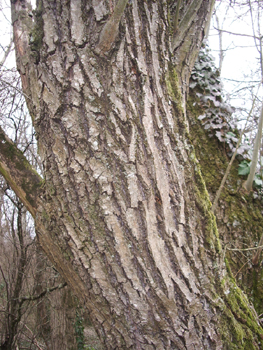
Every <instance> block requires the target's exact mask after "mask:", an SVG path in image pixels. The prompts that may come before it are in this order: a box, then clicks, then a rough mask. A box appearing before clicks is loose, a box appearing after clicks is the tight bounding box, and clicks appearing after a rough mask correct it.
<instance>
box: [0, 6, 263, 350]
mask: <svg viewBox="0 0 263 350" xmlns="http://www.w3.org/2000/svg"><path fill="white" fill-rule="evenodd" d="M11 4H12V22H13V26H14V40H15V46H16V57H17V67H18V70H19V72H20V75H21V80H22V85H23V91H24V94H25V97H26V99H27V103H28V108H29V111H30V114H31V116H32V120H33V124H34V127H35V130H36V134H37V139H38V149H39V154H40V157H41V160H42V163H43V168H44V180H43V181H42V180H41V179H40V178H39V177H38V176H37V175H36V174H35V173H34V171H33V169H31V167H30V165H29V164H27V163H26V160H25V159H23V161H22V162H21V159H20V157H19V155H18V153H19V152H18V151H17V150H16V149H15V145H14V144H13V143H12V142H11V140H9V139H7V138H6V136H5V135H4V133H3V132H1V143H0V154H1V158H0V161H1V163H0V165H1V166H0V169H1V172H2V174H3V175H4V176H5V178H6V179H7V181H9V183H10V185H11V186H13V188H14V190H15V191H16V192H17V193H18V195H19V193H20V196H21V200H22V201H23V202H24V204H25V205H26V206H27V208H28V209H29V210H30V212H31V213H32V215H33V216H34V218H35V224H36V231H37V234H38V238H39V242H40V244H41V245H42V247H43V249H44V250H45V252H46V254H47V255H48V257H49V259H50V260H51V261H52V262H53V263H54V264H55V265H56V267H57V269H58V271H59V272H60V273H61V274H62V275H63V277H64V278H65V280H66V281H67V283H68V285H69V286H71V288H72V290H74V292H75V293H76V294H77V295H78V296H79V297H80V298H82V300H83V301H84V303H85V306H86V308H87V309H88V311H89V313H90V318H91V320H92V322H93V324H94V327H95V328H96V331H97V333H98V334H99V336H100V339H101V341H102V343H103V344H104V347H105V349H129V348H130V349H195V348H197V347H200V348H204V349H242V348H243V349H253V348H254V349H259V348H260V346H261V345H260V339H261V337H263V332H262V330H261V329H260V327H259V325H258V324H257V321H256V318H255V316H254V315H253V313H252V311H251V310H250V308H249V305H248V302H247V299H246V297H245V296H244V295H243V294H242V293H241V291H240V290H239V289H238V288H237V287H236V284H235V282H234V280H233V279H232V278H231V276H230V274H229V272H228V271H227V270H226V268H225V265H224V261H223V254H222V251H221V246H220V242H219V239H218V234H217V228H216V224H215V220H214V216H213V214H212V211H211V203H210V201H209V198H208V194H207V191H206V188H205V183H204V181H203V178H202V176H201V172H200V169H199V165H198V163H197V161H196V159H195V153H194V148H193V146H192V145H191V143H190V141H189V134H188V126H187V123H188V122H187V113H186V108H185V99H186V94H187V89H188V83H189V76H190V73H191V69H192V67H193V64H194V62H195V59H196V56H197V54H198V50H199V48H200V45H201V42H202V40H203V37H204V35H205V33H206V30H207V27H208V25H209V18H210V15H211V13H212V8H213V1H212V0H206V1H200V0H192V1H184V2H181V1H178V2H177V3H176V2H164V1H160V0H159V1H138V0H133V1H132V2H127V1H123V0H119V1H106V0H105V1H104V0H93V1H91V0H87V1H76V0H74V1H73V0H72V1H60V2H57V1H46V0H42V1H38V2H37V9H36V10H35V12H34V21H33V20H32V13H31V7H30V5H29V2H28V1H25V0H23V1H22V0H17V1H16V0H12V1H11ZM177 6H179V9H178V8H177ZM173 19H174V22H175V23H173ZM9 151H10V152H11V155H12V156H11V155H10V153H9ZM17 152H18V153H17ZM23 172H24V174H26V178H27V179H28V181H27V182H26V183H24V182H23V181H22V180H21V179H22V178H25V177H24V176H23ZM29 179H30V180H29Z"/></svg>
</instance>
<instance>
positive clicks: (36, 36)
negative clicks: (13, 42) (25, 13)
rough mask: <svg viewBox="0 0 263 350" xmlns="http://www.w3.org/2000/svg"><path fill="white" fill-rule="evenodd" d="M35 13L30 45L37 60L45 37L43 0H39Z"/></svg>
mask: <svg viewBox="0 0 263 350" xmlns="http://www.w3.org/2000/svg"><path fill="white" fill-rule="evenodd" d="M33 14H34V19H35V21H34V26H33V29H32V31H31V33H30V47H31V50H32V55H33V56H34V58H35V60H36V62H38V61H39V58H40V49H41V47H42V43H43V38H44V21H43V18H42V15H43V4H42V1H38V7H37V9H36V10H34V11H33Z"/></svg>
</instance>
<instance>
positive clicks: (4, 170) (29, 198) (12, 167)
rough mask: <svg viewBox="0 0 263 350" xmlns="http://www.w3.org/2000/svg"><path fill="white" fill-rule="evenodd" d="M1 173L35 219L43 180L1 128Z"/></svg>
mask: <svg viewBox="0 0 263 350" xmlns="http://www.w3.org/2000/svg"><path fill="white" fill-rule="evenodd" d="M0 173H1V174H2V175H3V177H4V178H5V180H6V182H7V183H8V184H9V185H10V187H11V188H12V190H13V191H14V192H15V194H16V195H17V196H18V198H19V199H20V200H21V202H22V203H23V204H24V205H25V206H26V208H27V209H28V210H29V212H30V213H31V215H32V216H33V218H35V215H36V209H37V198H38V192H39V189H40V187H41V185H42V183H43V180H42V178H41V177H40V176H39V175H38V173H37V172H36V171H35V170H34V169H33V168H32V166H31V165H30V163H29V162H28V160H27V159H26V157H25V156H24V155H23V153H22V152H21V151H20V150H19V149H18V148H17V146H16V145H15V144H14V143H13V142H12V141H11V140H10V139H9V138H8V137H7V136H6V134H5V133H4V131H3V129H2V128H1V127H0Z"/></svg>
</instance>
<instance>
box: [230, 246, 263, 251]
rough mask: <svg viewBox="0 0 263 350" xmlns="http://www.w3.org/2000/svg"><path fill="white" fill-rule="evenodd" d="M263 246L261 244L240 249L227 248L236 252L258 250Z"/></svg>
mask: <svg viewBox="0 0 263 350" xmlns="http://www.w3.org/2000/svg"><path fill="white" fill-rule="evenodd" d="M262 248H263V245H260V246H258V247H253V248H244V249H238V248H226V249H227V250H232V251H235V252H247V251H250V250H257V249H262Z"/></svg>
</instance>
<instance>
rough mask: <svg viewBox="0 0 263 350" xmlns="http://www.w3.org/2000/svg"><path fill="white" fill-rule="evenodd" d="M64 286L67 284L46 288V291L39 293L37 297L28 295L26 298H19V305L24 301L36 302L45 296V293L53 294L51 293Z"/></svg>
mask: <svg viewBox="0 0 263 350" xmlns="http://www.w3.org/2000/svg"><path fill="white" fill-rule="evenodd" d="M66 285H67V282H64V283H60V284H58V285H57V286H54V287H52V288H47V289H45V290H43V291H42V292H41V293H39V294H37V295H29V296H26V297H22V298H19V303H20V304H22V303H24V302H25V301H34V300H38V299H40V298H42V297H43V296H44V295H46V294H47V293H51V292H53V291H55V290H57V289H62V288H64V287H66Z"/></svg>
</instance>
